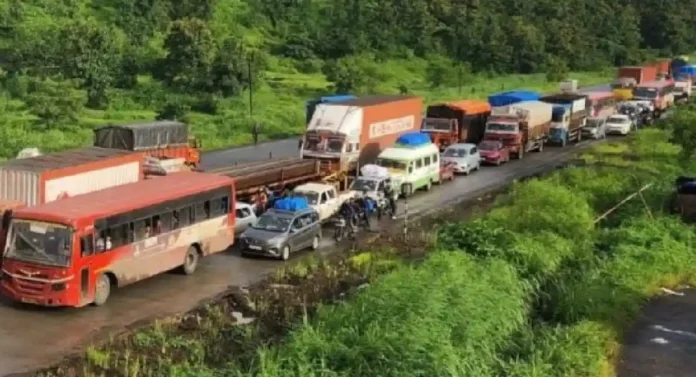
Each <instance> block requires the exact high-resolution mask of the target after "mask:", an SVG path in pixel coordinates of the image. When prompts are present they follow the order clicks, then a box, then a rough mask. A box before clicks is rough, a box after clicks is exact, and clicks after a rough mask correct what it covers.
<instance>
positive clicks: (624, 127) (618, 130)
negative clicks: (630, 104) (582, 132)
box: [606, 114, 634, 135]
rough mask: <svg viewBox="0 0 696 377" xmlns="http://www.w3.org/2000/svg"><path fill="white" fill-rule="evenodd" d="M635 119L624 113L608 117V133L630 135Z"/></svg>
mask: <svg viewBox="0 0 696 377" xmlns="http://www.w3.org/2000/svg"><path fill="white" fill-rule="evenodd" d="M633 127H634V125H633V121H632V120H631V118H630V117H629V116H628V115H624V114H614V115H611V116H609V117H608V118H607V122H606V130H607V131H606V133H607V135H610V134H619V135H628V134H629V132H631V129H633Z"/></svg>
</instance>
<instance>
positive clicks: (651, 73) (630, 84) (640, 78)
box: [611, 64, 661, 101]
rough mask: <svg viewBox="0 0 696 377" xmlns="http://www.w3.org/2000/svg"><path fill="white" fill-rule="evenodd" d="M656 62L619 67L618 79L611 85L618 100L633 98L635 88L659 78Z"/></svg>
mask: <svg viewBox="0 0 696 377" xmlns="http://www.w3.org/2000/svg"><path fill="white" fill-rule="evenodd" d="M659 69H661V68H660V67H658V66H657V65H656V64H646V65H644V66H631V67H619V69H618V70H617V73H616V81H615V82H614V83H613V84H612V85H611V88H612V91H613V92H614V95H615V96H616V98H617V99H618V100H621V101H628V100H630V99H632V98H633V88H635V87H636V86H638V85H640V84H642V83H644V82H648V81H653V80H656V79H657V73H658V70H659Z"/></svg>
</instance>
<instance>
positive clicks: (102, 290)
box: [92, 274, 111, 306]
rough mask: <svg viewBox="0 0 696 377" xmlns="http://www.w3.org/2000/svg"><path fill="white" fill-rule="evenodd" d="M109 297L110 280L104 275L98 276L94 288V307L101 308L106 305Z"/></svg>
mask: <svg viewBox="0 0 696 377" xmlns="http://www.w3.org/2000/svg"><path fill="white" fill-rule="evenodd" d="M110 295H111V280H109V277H108V276H106V275H105V274H101V275H99V277H98V278H97V285H96V287H94V301H93V302H92V303H93V304H94V306H102V305H104V304H106V302H107V301H108V300H109V296H110Z"/></svg>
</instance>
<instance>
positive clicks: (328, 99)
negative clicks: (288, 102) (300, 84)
mask: <svg viewBox="0 0 696 377" xmlns="http://www.w3.org/2000/svg"><path fill="white" fill-rule="evenodd" d="M355 98H357V97H356V96H354V95H352V94H335V95H331V96H323V97H319V98H315V99H311V100H309V101H307V103H306V105H305V107H306V116H307V120H306V122H305V123H306V124H309V121H311V120H312V115H314V111H315V110H316V108H317V105H319V104H321V103H337V102H343V101H347V100H351V99H355Z"/></svg>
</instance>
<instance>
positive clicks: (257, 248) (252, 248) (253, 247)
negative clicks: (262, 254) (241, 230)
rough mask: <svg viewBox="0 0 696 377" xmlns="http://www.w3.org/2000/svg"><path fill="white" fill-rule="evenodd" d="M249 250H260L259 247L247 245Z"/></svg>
mask: <svg viewBox="0 0 696 377" xmlns="http://www.w3.org/2000/svg"><path fill="white" fill-rule="evenodd" d="M249 249H251V250H261V246H256V245H249Z"/></svg>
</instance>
